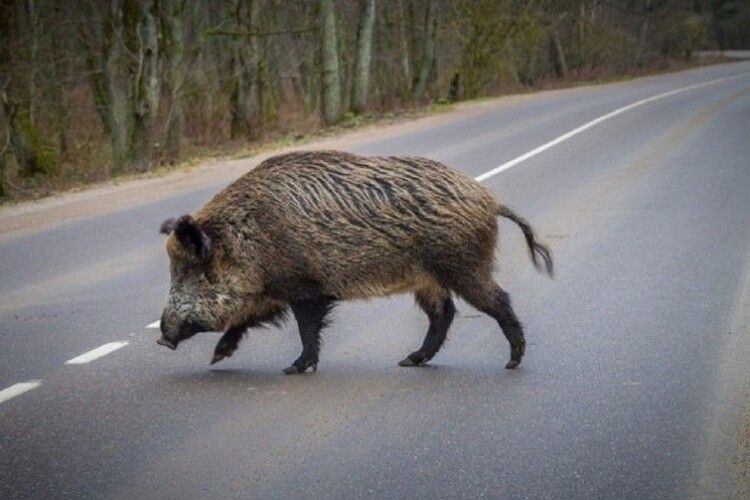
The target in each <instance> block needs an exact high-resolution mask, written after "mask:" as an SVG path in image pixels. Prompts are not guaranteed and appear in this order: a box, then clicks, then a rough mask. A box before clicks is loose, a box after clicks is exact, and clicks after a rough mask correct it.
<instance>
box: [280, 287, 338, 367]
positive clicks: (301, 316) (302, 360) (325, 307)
mask: <svg viewBox="0 0 750 500" xmlns="http://www.w3.org/2000/svg"><path fill="white" fill-rule="evenodd" d="M290 305H291V307H292V312H293V313H294V318H295V319H296V320H297V326H298V327H299V336H300V338H301V339H302V354H300V356H299V358H297V359H296V360H295V361H294V363H292V365H291V366H289V367H287V368H285V369H284V373H286V374H287V375H291V374H294V373H305V370H307V369H308V368H312V369H313V371H316V370H317V369H318V352H319V351H320V330H322V329H323V327H324V326H325V325H326V321H325V318H326V315H327V314H328V312H329V311H330V310H331V309H332V308H333V306H334V300H333V299H332V298H331V297H326V296H322V295H321V296H318V297H315V298H309V299H303V300H295V301H292V302H291V304H290Z"/></svg>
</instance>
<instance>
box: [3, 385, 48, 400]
mask: <svg viewBox="0 0 750 500" xmlns="http://www.w3.org/2000/svg"><path fill="white" fill-rule="evenodd" d="M40 385H42V381H41V380H30V381H28V382H21V383H20V384H15V385H11V386H10V387H8V388H6V389H3V390H2V391H0V403H4V402H6V401H8V400H9V399H11V398H15V397H16V396H20V395H21V394H23V393H24V392H26V391H30V390H31V389H34V388H36V387H39V386H40Z"/></svg>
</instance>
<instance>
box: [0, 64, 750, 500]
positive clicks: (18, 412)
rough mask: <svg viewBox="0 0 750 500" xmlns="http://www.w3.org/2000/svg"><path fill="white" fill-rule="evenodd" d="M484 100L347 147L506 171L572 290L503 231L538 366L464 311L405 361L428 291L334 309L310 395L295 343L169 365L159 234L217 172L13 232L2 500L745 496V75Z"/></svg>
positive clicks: (705, 74)
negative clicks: (421, 362) (412, 363)
mask: <svg viewBox="0 0 750 500" xmlns="http://www.w3.org/2000/svg"><path fill="white" fill-rule="evenodd" d="M471 106H473V107H472V110H473V111H472V112H471V113H468V114H467V113H462V112H460V111H459V112H456V113H454V114H452V115H445V116H442V117H440V119H437V120H433V121H430V120H429V119H428V120H426V121H425V122H424V123H425V124H423V125H420V126H404V127H402V128H398V127H399V126H397V127H396V128H395V129H394V130H395V131H396V132H395V133H393V132H392V133H388V134H384V135H380V134H377V133H373V134H371V136H370V137H365V138H363V137H362V136H361V135H360V136H359V137H358V138H357V139H356V140H353V141H352V142H351V143H350V144H348V145H347V149H349V150H351V151H354V152H358V153H368V154H369V153H372V154H410V155H424V156H428V157H430V158H434V159H436V160H440V161H444V162H446V163H448V164H450V165H452V166H454V167H456V168H459V169H462V170H464V171H465V172H467V173H469V174H470V175H472V176H475V177H478V176H482V175H483V174H485V173H487V172H493V170H494V169H496V168H497V167H499V166H501V165H505V166H508V165H510V167H509V168H503V169H501V170H502V171H500V172H496V173H494V174H493V175H491V176H489V177H488V178H485V179H484V180H483V182H484V184H485V185H486V186H487V187H489V188H490V189H492V190H493V191H494V192H495V193H496V194H497V196H498V197H499V198H500V199H501V200H503V201H504V202H505V203H506V204H508V205H510V206H512V207H514V208H515V209H517V210H518V211H519V212H520V213H522V214H524V216H525V217H527V218H528V219H529V220H530V221H531V222H532V223H533V225H534V226H535V227H536V229H537V231H538V232H539V234H540V235H541V238H542V240H544V241H546V242H548V243H549V245H550V246H551V248H552V249H553V252H554V257H555V261H556V268H557V276H556V278H555V279H554V280H550V279H548V278H546V277H545V276H543V275H540V274H537V273H536V272H535V271H534V269H533V267H532V265H531V264H530V262H529V261H528V256H527V254H526V248H525V245H524V243H523V240H522V236H521V234H520V231H518V229H517V227H515V226H514V225H512V224H511V223H507V222H502V223H501V245H500V250H499V261H498V262H499V267H498V270H497V273H496V275H497V277H498V280H499V281H500V282H501V283H502V284H503V285H504V286H505V288H506V289H507V290H508V291H509V292H510V293H511V294H512V297H513V300H514V305H515V308H516V311H517V313H518V314H519V316H520V318H521V319H522V321H523V322H524V324H525V326H526V335H527V341H528V343H529V345H528V349H527V355H526V357H525V358H524V362H523V364H522V365H521V367H520V368H519V369H518V370H515V371H508V370H504V369H503V366H504V365H505V362H506V361H507V359H508V346H507V343H506V341H505V339H504V338H503V337H502V335H501V334H500V333H499V331H498V329H497V327H496V324H495V323H494V322H492V321H491V320H490V319H489V318H487V317H484V316H482V315H479V314H478V313H477V312H476V311H474V310H472V309H471V308H470V307H469V306H467V305H466V304H464V303H459V304H458V308H459V311H460V315H459V316H458V317H457V319H456V321H455V322H454V324H453V327H452V329H451V331H450V333H449V340H448V342H447V344H446V345H445V347H444V348H443V349H442V350H441V352H440V353H439V354H438V356H437V357H436V358H435V359H434V361H433V362H432V363H431V366H429V367H426V368H422V369H407V368H400V367H398V366H397V362H398V361H399V360H400V359H401V358H402V357H403V356H404V355H405V354H407V353H409V352H411V351H412V350H413V349H414V348H416V347H418V345H419V343H420V342H421V339H422V337H423V334H424V330H425V328H426V323H427V322H426V318H425V317H424V315H423V314H422V313H421V312H420V311H419V310H418V309H417V308H416V307H415V306H414V305H413V300H412V298H411V297H408V296H397V297H392V298H387V299H378V300H372V301H369V302H366V303H348V304H344V305H342V306H340V307H338V308H337V309H336V311H335V314H334V322H333V324H332V326H331V327H330V328H328V329H327V330H326V331H325V332H324V336H323V338H324V347H323V350H322V357H321V363H320V366H319V369H318V372H317V373H315V374H306V375H304V376H293V377H289V376H284V375H283V374H282V373H281V369H282V368H283V367H285V366H287V365H288V364H289V363H290V362H291V361H292V360H293V359H295V358H296V356H297V355H298V354H299V350H300V345H299V340H298V336H297V333H296V331H295V330H294V328H293V323H289V324H287V325H286V326H284V327H283V328H280V329H275V328H269V329H264V330H257V331H253V332H251V333H250V334H249V335H248V336H247V337H246V339H245V340H244V342H243V343H242V344H241V346H240V350H239V351H238V352H237V353H236V354H235V356H234V357H232V358H231V359H229V360H225V361H223V362H221V363H220V364H217V365H215V366H214V367H209V365H208V362H209V360H210V358H211V355H212V353H213V347H214V344H215V342H216V340H218V335H216V334H211V333H206V334H202V335H198V336H196V337H195V338H194V339H193V340H191V341H189V342H185V343H184V344H182V345H181V346H180V349H178V350H177V351H176V352H172V351H169V350H167V349H164V348H163V347H160V346H157V345H156V343H155V340H156V338H157V337H158V335H159V334H158V330H154V329H147V328H145V326H146V325H147V324H149V323H152V322H153V321H154V320H157V319H158V318H159V315H160V312H161V308H162V307H163V305H164V303H165V298H166V295H167V292H168V288H169V282H168V281H169V277H168V269H167V258H166V255H165V252H164V250H163V240H162V237H161V236H160V235H158V234H157V228H158V226H159V223H160V222H161V221H162V220H163V219H165V218H167V217H174V216H178V215H180V214H182V213H185V212H189V211H191V210H194V209H196V208H197V207H199V206H200V205H201V204H202V203H203V202H205V201H206V200H208V199H209V198H210V197H211V196H212V194H214V193H215V192H217V191H218V190H219V189H220V188H221V187H222V186H223V185H225V184H226V182H227V181H226V179H224V178H221V176H220V175H218V174H217V180H216V181H214V182H213V183H209V184H207V185H203V186H200V187H191V188H189V189H183V190H177V191H174V190H172V191H169V190H166V191H165V193H164V195H163V196H156V197H152V198H151V199H149V201H148V202H147V203H140V204H133V206H129V207H125V208H118V209H117V210H106V209H102V210H101V212H100V213H93V214H89V215H86V216H81V215H80V214H79V216H77V217H75V218H72V219H71V220H70V221H68V222H64V223H55V224H51V223H50V224H44V223H41V224H40V225H39V227H37V228H34V229H33V230H29V229H28V228H27V230H26V231H22V232H9V233H7V234H4V235H1V236H0V391H2V392H0V401H2V402H0V429H1V431H0V498H3V499H10V498H51V497H63V496H69V497H73V498H193V497H198V498H201V497H202V498H217V497H236V498H293V497H302V496H305V497H310V498H316V497H324V498H352V497H381V498H382V497H391V498H392V497H420V498H428V497H440V498H444V497H467V498H474V497H477V496H486V497H499V498H615V497H616V498H685V497H697V498H700V497H712V498H732V497H739V496H740V495H742V494H743V493H742V488H743V487H746V484H745V483H743V482H742V474H743V470H742V469H743V466H744V467H747V466H748V464H747V462H744V463H743V461H742V460H743V459H742V456H741V454H742V453H743V448H742V447H743V443H744V446H747V442H746V441H743V437H742V436H743V431H742V429H741V426H742V425H743V423H744V422H745V419H746V418H747V417H748V415H750V410H748V403H750V394H749V393H748V392H749V391H750V383H748V380H750V378H749V377H748V374H749V373H750V369H749V368H748V366H749V365H750V363H747V362H746V360H747V359H748V357H747V356H748V355H750V313H749V311H750V223H749V221H750V63H748V62H738V63H734V64H727V65H719V66H711V67H704V68H700V69H696V70H691V71H686V72H681V73H675V74H669V75H661V76H657V77H649V78H643V79H636V80H631V81H627V82H623V83H618V84H611V85H605V86H591V87H581V88H577V89H569V90H564V91H554V92H545V93H540V94H536V95H532V96H525V97H520V98H510V99H501V100H492V101H487V102H484V103H481V104H475V105H471ZM618 110H619V111H618ZM616 111H617V112H616ZM613 112H616V113H614V114H612V113H613ZM399 130H401V131H402V133H399V132H398V131H399ZM540 147H541V148H540ZM535 151H536V152H535ZM528 152H535V153H534V154H532V155H526V153H528ZM523 155H526V157H524V156H523ZM519 158H520V160H519V161H516V160H517V159H519ZM218 179H221V180H220V182H219V180H218ZM106 203H107V201H106V199H105V200H103V205H105V206H106ZM32 210H33V208H32ZM1 218H2V214H0V219H1ZM100 346H104V347H101V349H99V350H97V351H94V352H93V353H92V352H90V351H92V350H94V349H98V348H100ZM81 356H82V357H81ZM75 358H78V359H77V360H76V359H75ZM70 360H74V361H75V362H74V363H66V362H68V361H70ZM18 384H26V385H18ZM747 433H748V428H747V427H746V428H745V431H744V439H745V440H747V439H748V434H747ZM745 453H747V450H746V449H745ZM745 459H747V455H745ZM747 474H748V473H747V472H745V476H744V477H745V480H747ZM745 491H747V490H745Z"/></svg>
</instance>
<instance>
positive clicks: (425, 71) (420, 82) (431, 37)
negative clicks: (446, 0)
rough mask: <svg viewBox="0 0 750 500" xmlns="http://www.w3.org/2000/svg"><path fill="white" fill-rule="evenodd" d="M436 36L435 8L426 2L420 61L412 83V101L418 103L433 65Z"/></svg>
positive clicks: (432, 3)
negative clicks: (415, 77)
mask: <svg viewBox="0 0 750 500" xmlns="http://www.w3.org/2000/svg"><path fill="white" fill-rule="evenodd" d="M436 34H437V6H436V4H435V3H434V2H427V12H426V14H425V30H424V41H423V43H422V47H423V50H422V60H421V61H420V64H419V75H418V76H417V80H416V82H415V83H414V91H413V95H414V100H415V101H417V102H419V101H421V100H422V97H423V96H424V92H425V90H426V89H427V83H428V81H429V78H430V72H431V71H432V67H433V66H434V64H435V36H436Z"/></svg>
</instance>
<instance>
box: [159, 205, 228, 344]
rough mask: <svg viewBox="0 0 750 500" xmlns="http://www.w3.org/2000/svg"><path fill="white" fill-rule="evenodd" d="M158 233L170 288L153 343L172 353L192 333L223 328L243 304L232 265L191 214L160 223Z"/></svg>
mask: <svg viewBox="0 0 750 500" xmlns="http://www.w3.org/2000/svg"><path fill="white" fill-rule="evenodd" d="M160 231H161V232H162V233H164V234H167V235H169V237H168V238H167V253H168V254H169V260H170V273H171V287H170V290H169V300H168V302H167V305H166V307H165V308H164V312H163V313H162V315H161V333H162V336H161V338H160V339H159V340H158V341H157V342H158V343H159V344H161V345H163V346H166V347H169V348H170V349H176V348H177V344H178V343H179V342H181V341H182V340H185V339H187V338H190V337H192V336H193V335H195V334H196V333H199V332H205V331H221V330H223V329H225V328H226V327H227V326H228V325H229V324H230V323H231V321H232V319H233V318H234V317H235V316H236V315H237V312H238V309H239V307H240V304H241V303H242V301H241V294H240V293H239V286H238V285H237V283H236V282H235V280H233V279H231V276H232V274H234V273H232V272H231V270H232V269H231V268H232V265H231V262H230V261H229V259H228V258H227V256H226V255H223V253H222V252H221V251H219V250H218V249H217V248H215V245H214V242H212V240H211V238H210V237H209V236H208V235H207V234H206V232H205V231H204V229H203V228H201V226H200V225H199V224H198V223H197V222H196V221H195V220H194V219H193V218H192V217H191V216H190V215H183V216H182V217H180V218H179V219H168V220H166V221H164V222H163V223H162V225H161V228H160Z"/></svg>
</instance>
